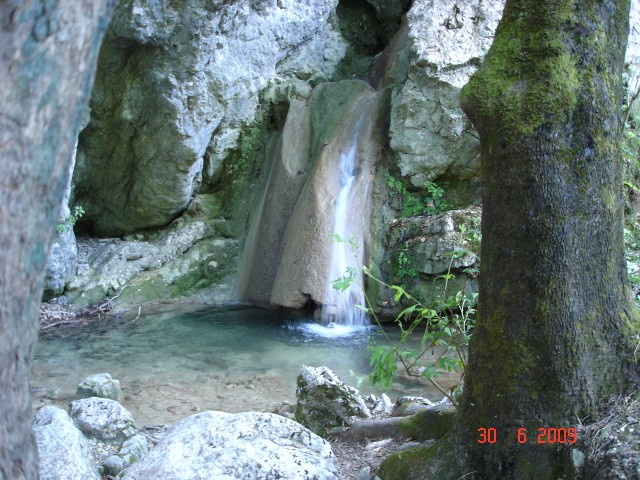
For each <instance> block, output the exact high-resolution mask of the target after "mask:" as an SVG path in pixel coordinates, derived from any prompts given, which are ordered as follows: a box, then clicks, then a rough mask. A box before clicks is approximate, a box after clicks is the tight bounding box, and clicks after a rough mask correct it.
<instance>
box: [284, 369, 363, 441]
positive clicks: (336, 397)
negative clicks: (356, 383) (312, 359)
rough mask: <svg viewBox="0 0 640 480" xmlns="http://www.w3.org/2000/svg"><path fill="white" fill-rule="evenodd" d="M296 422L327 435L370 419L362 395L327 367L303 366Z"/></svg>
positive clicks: (297, 392) (298, 389)
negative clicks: (364, 419)
mask: <svg viewBox="0 0 640 480" xmlns="http://www.w3.org/2000/svg"><path fill="white" fill-rule="evenodd" d="M297 384H298V387H297V389H296V396H297V399H298V402H297V404H296V410H295V416H296V420H297V421H298V422H300V423H301V424H302V425H304V426H305V427H307V428H308V429H309V430H311V431H313V432H315V433H317V434H318V435H321V436H325V435H327V434H329V433H331V432H334V431H339V430H341V429H343V428H344V427H347V426H349V425H351V424H352V423H353V422H354V421H355V420H356V419H357V418H369V417H370V416H371V414H370V412H369V409H368V408H367V406H366V405H365V403H364V400H363V399H362V397H361V396H360V392H359V391H358V390H357V389H355V388H353V387H350V386H348V385H345V384H344V383H342V381H341V380H340V379H339V378H338V376H337V375H336V374H335V373H333V372H332V371H331V370H330V369H328V368H327V367H318V368H314V367H308V366H306V365H302V366H301V367H300V375H299V376H298V380H297Z"/></svg>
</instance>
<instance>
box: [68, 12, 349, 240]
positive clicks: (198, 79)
mask: <svg viewBox="0 0 640 480" xmlns="http://www.w3.org/2000/svg"><path fill="white" fill-rule="evenodd" d="M337 4H338V0H331V1H326V0H304V1H303V0H282V1H279V2H253V1H248V0H243V1H238V2H211V1H210V0H186V1H184V2H178V3H175V2H163V3H161V2H158V1H157V0H126V1H122V2H119V4H118V6H117V8H116V10H115V12H114V15H113V18H112V21H111V23H110V27H109V30H108V32H107V34H106V36H105V39H104V42H103V46H102V49H101V52H100V59H99V63H98V71H97V74H96V82H95V86H94V90H93V93H92V99H91V104H90V105H91V108H92V113H91V120H90V122H89V125H88V126H87V128H86V129H85V130H84V131H83V133H82V134H81V136H80V143H79V152H78V164H77V167H76V171H75V173H74V177H75V178H74V182H75V196H76V199H75V200H76V202H78V203H80V204H82V205H86V206H87V207H86V208H85V209H86V211H87V213H86V218H85V222H86V223H88V224H90V225H91V229H92V230H93V231H94V232H95V233H97V234H100V235H111V236H112V235H121V234H123V233H129V232H134V231H138V230H141V229H144V228H149V227H159V226H163V225H166V224H168V223H169V222H171V221H172V220H174V219H175V218H176V217H177V216H178V215H180V213H181V212H182V211H184V210H185V209H186V207H187V206H188V205H189V202H190V201H191V198H192V196H193V195H194V193H195V192H196V191H197V189H198V187H199V186H200V185H201V184H202V182H203V181H206V180H207V177H208V176H210V175H213V173H214V172H212V171H209V170H208V168H207V167H206V166H205V162H204V156H205V152H206V153H207V157H208V162H209V165H218V164H219V163H221V161H222V159H224V158H226V157H227V156H228V153H229V151H230V150H232V149H235V148H236V147H237V146H238V139H239V135H238V133H239V131H240V128H241V127H242V126H243V125H246V124H249V123H251V122H252V121H253V119H254V117H255V115H256V110H257V109H258V105H259V100H260V97H259V94H260V92H261V91H262V90H263V89H264V88H265V87H266V86H267V84H268V82H269V80H271V79H274V78H277V77H296V76H299V78H304V79H309V81H311V79H312V78H328V77H330V76H331V75H332V74H333V72H334V70H335V68H336V66H337V64H338V63H339V61H340V60H341V59H342V57H343V56H344V52H345V51H346V45H345V41H344V39H343V38H342V37H341V36H340V34H339V32H338V31H337V30H335V29H334V22H332V21H330V19H331V18H332V16H333V15H334V12H335V8H336V6H337ZM107 158H108V161H105V159H107Z"/></svg>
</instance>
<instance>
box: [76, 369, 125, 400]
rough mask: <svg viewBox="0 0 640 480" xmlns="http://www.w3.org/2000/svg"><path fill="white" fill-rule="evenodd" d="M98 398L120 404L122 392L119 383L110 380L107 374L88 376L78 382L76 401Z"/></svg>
mask: <svg viewBox="0 0 640 480" xmlns="http://www.w3.org/2000/svg"><path fill="white" fill-rule="evenodd" d="M89 397H99V398H106V399H109V400H115V401H117V402H120V401H121V400H122V390H121V389H120V382H119V381H118V380H115V379H113V378H111V375H109V374H108V373H96V374H95V375H89V376H88V377H87V378H85V379H84V380H82V382H80V385H78V389H77V390H76V399H77V400H80V399H82V398H89Z"/></svg>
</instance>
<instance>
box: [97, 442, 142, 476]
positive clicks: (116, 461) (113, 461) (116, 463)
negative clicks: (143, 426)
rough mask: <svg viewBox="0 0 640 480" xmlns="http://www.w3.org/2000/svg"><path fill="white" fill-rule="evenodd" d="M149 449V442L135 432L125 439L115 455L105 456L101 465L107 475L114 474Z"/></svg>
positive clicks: (138, 458)
mask: <svg viewBox="0 0 640 480" xmlns="http://www.w3.org/2000/svg"><path fill="white" fill-rule="evenodd" d="M148 451H149V442H148V441H147V438H146V437H145V436H144V435H141V434H137V435H134V436H133V437H131V438H129V439H128V440H125V441H124V442H123V443H122V446H121V447H120V450H119V451H118V453H116V454H115V455H111V456H110V457H109V458H107V459H106V460H105V461H104V462H103V463H102V466H103V467H104V471H105V472H106V473H108V474H109V475H112V476H116V475H118V474H119V473H120V472H122V471H123V470H124V469H126V468H128V467H130V466H131V465H132V464H133V463H134V462H137V461H138V460H140V459H141V458H142V457H144V456H145V455H146V454H147V452H148Z"/></svg>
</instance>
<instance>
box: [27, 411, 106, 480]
mask: <svg viewBox="0 0 640 480" xmlns="http://www.w3.org/2000/svg"><path fill="white" fill-rule="evenodd" d="M33 433H34V435H35V438H36V443H37V445H38V456H39V458H40V462H39V476H40V479H41V480H100V478H101V477H100V475H99V473H98V468H97V466H96V465H95V463H94V462H93V457H92V455H91V448H90V446H89V442H88V441H87V439H86V438H84V436H83V435H82V433H81V432H80V430H78V429H77V428H76V426H75V425H74V424H73V421H72V420H71V418H69V415H67V413H66V412H65V411H64V410H62V409H60V408H57V407H53V406H46V407H43V408H41V409H40V410H38V411H37V412H36V414H35V415H34V417H33Z"/></svg>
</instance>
